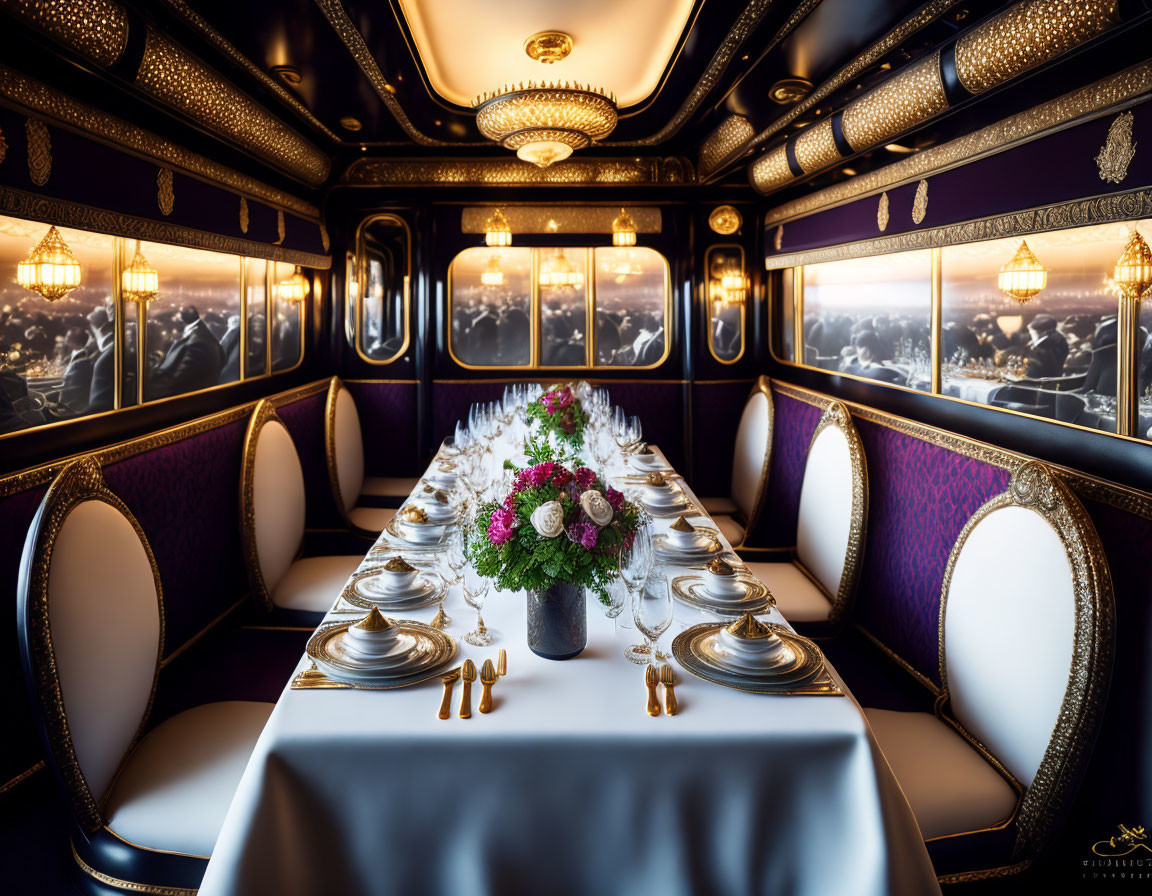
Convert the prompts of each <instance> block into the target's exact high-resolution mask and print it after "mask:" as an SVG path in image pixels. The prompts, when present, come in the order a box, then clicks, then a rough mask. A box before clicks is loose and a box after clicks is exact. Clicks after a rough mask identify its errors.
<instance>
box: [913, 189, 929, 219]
mask: <svg viewBox="0 0 1152 896" xmlns="http://www.w3.org/2000/svg"><path fill="white" fill-rule="evenodd" d="M927 214H928V181H926V180H922V181H920V183H919V184H917V185H916V197H915V198H914V199H913V200H912V223H913V224H919V223H921V222H922V221H923V220H924V216H925V215H927Z"/></svg>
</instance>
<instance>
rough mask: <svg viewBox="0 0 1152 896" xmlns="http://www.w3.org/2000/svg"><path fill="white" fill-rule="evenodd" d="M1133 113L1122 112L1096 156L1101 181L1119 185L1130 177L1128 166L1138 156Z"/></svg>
mask: <svg viewBox="0 0 1152 896" xmlns="http://www.w3.org/2000/svg"><path fill="white" fill-rule="evenodd" d="M1134 117H1135V116H1133V114H1132V113H1131V112H1121V113H1120V114H1119V115H1117V116H1116V117H1115V118H1114V119H1113V120H1112V124H1111V125H1110V126H1109V127H1108V137H1107V138H1106V139H1105V141H1104V145H1103V146H1101V147H1100V152H1099V154H1098V155H1097V156H1096V159H1095V161H1096V170H1097V171H1098V172H1099V173H1100V180H1102V181H1104V182H1105V183H1109V184H1118V183H1120V182H1121V181H1122V180H1124V178H1126V177H1127V176H1128V166H1129V165H1130V164H1131V163H1132V159H1133V157H1134V156H1135V155H1136V142H1135V141H1134V140H1133V139H1132V120H1133V118H1134Z"/></svg>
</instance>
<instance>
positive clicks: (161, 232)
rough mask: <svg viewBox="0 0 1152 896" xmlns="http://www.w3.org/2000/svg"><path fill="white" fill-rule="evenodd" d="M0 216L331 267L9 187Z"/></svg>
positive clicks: (3, 191) (1, 193)
mask: <svg viewBox="0 0 1152 896" xmlns="http://www.w3.org/2000/svg"><path fill="white" fill-rule="evenodd" d="M0 212H2V213H3V214H6V215H12V216H13V217H14V218H27V219H29V220H32V221H43V222H45V223H47V224H59V225H61V226H64V227H75V228H77V229H79V230H90V231H93V232H95V233H107V234H110V235H112V236H122V237H127V238H128V239H138V240H148V241H151V242H157V243H172V244H173V245H177V246H192V247H194V248H196V249H208V250H210V251H212V252H225V253H227V254H229V255H246V256H248V257H250V258H268V259H271V260H272V261H283V262H285V263H287V264H298V265H303V266H304V267H310V268H321V269H325V270H326V269H327V268H329V267H331V266H332V259H331V258H330V257H329V256H327V255H314V254H313V253H311V252H300V251H298V250H295V249H284V248H280V247H278V246H272V245H269V244H268V243H257V242H254V241H252V240H242V239H236V238H234V237H228V236H221V235H220V234H216V233H207V232H205V231H202V230H192V229H190V228H187V227H180V226H178V225H176V224H166V223H163V222H160V221H151V220H148V219H147V218H137V217H135V216H134V215H124V214H120V213H119V212H110V211H105V210H104V209H98V208H93V207H91V206H88V205H81V204H80V203H78V202H69V201H67V200H64V199H53V198H51V197H48V196H40V195H38V194H36V193H27V192H25V191H24V190H16V189H13V188H12V187H5V186H0Z"/></svg>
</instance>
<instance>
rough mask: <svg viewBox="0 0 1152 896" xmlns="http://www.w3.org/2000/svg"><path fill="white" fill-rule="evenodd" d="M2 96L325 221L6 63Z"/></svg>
mask: <svg viewBox="0 0 1152 896" xmlns="http://www.w3.org/2000/svg"><path fill="white" fill-rule="evenodd" d="M0 97H2V98H3V99H4V101H5V102H4V104H5V105H7V106H9V107H10V108H13V109H16V110H18V111H22V112H35V113H36V114H38V115H43V116H45V117H46V118H49V119H51V120H52V121H54V122H57V123H59V124H61V125H63V126H65V127H67V128H69V129H70V130H73V131H76V132H77V133H79V134H81V135H83V136H85V137H93V138H96V139H99V140H100V141H101V142H103V143H105V144H107V145H109V146H111V147H113V148H115V149H119V150H121V151H124V150H127V151H129V152H132V153H134V154H136V155H139V156H143V157H145V158H148V159H153V160H156V161H160V162H165V163H167V164H169V165H172V166H174V167H176V168H179V169H181V170H182V171H184V172H185V173H187V174H189V175H191V176H193V177H196V178H198V179H199V180H204V181H207V182H208V183H212V184H218V185H223V186H226V187H229V188H231V189H233V190H236V191H238V192H241V193H247V194H248V195H249V196H252V197H254V198H256V199H259V200H260V201H262V202H266V203H268V204H269V205H271V206H272V207H274V208H275V207H281V208H284V209H287V210H288V211H291V212H294V213H296V214H298V215H300V216H301V217H304V218H308V219H309V220H311V221H318V220H320V210H319V209H318V208H317V207H316V206H315V205H313V204H312V203H310V202H305V201H304V200H303V199H298V198H296V197H295V196H292V195H290V194H288V193H285V192H284V191H282V190H277V189H274V188H272V187H269V186H268V185H267V184H264V183H261V182H260V181H258V180H256V179H255V178H252V177H248V176H247V175H245V174H240V173H239V172H237V171H233V170H232V169H231V168H226V167H225V166H223V165H219V164H217V163H216V162H213V161H211V160H210V159H206V158H205V157H204V156H201V155H198V154H196V153H194V152H191V151H189V150H187V149H185V148H184V147H182V146H178V145H177V144H175V143H172V142H171V141H169V140H165V139H164V138H163V137H159V136H157V135H156V134H153V133H152V132H150V131H146V130H144V129H143V128H141V127H137V126H136V125H134V124H132V123H130V122H127V121H124V120H123V119H120V118H115V117H113V116H111V115H108V114H107V113H105V112H102V111H100V110H99V109H96V108H95V107H93V106H89V105H87V104H85V103H81V102H80V101H79V100H75V99H73V98H72V97H70V96H68V95H67V94H64V93H61V92H60V91H58V90H55V89H53V88H51V87H48V86H47V85H45V84H42V83H40V82H39V81H35V80H33V79H32V78H29V77H27V76H26V75H23V74H21V73H19V72H16V71H14V70H13V69H10V68H7V67H6V66H4V65H0Z"/></svg>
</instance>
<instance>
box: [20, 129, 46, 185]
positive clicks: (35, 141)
mask: <svg viewBox="0 0 1152 896" xmlns="http://www.w3.org/2000/svg"><path fill="white" fill-rule="evenodd" d="M24 135H25V138H26V140H27V143H28V178H29V180H31V181H32V183H34V184H36V186H38V187H42V186H44V185H45V184H46V183H48V178H49V177H51V176H52V135H51V134H50V133H49V132H48V126H47V125H46V124H44V122H42V121H40V120H39V119H36V118H26V119H25V120H24Z"/></svg>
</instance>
